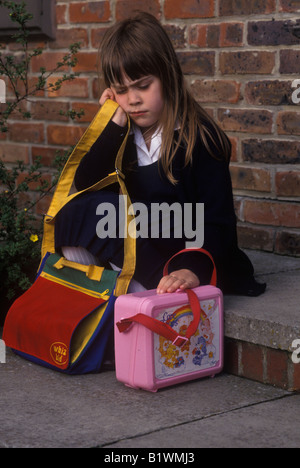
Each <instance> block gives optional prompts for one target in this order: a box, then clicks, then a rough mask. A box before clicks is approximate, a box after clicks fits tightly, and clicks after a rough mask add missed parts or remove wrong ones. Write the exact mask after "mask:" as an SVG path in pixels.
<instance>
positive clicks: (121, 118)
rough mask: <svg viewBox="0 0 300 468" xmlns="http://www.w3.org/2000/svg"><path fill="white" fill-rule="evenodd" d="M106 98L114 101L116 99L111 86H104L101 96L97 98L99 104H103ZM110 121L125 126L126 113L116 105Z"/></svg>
mask: <svg viewBox="0 0 300 468" xmlns="http://www.w3.org/2000/svg"><path fill="white" fill-rule="evenodd" d="M107 99H111V100H112V101H115V102H117V100H116V97H115V95H114V93H113V90H112V89H111V88H106V89H105V91H104V92H103V93H102V96H101V98H100V100H99V104H100V106H103V104H104V103H105V101H107ZM112 121H113V122H114V123H115V124H117V125H119V126H120V127H125V126H126V124H127V114H126V112H125V111H124V110H123V109H122V107H121V106H119V107H118V109H117V110H116V112H115V114H114V116H113V118H112Z"/></svg>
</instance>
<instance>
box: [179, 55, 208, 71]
mask: <svg viewBox="0 0 300 468" xmlns="http://www.w3.org/2000/svg"><path fill="white" fill-rule="evenodd" d="M177 56H178V59H179V62H180V65H181V67H182V70H183V73H184V74H186V75H201V76H213V75H214V73H215V52H178V53H177Z"/></svg>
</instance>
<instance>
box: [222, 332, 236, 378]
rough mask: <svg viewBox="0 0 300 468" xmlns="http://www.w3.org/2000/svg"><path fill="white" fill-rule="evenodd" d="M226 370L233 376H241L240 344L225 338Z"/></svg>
mask: <svg viewBox="0 0 300 468" xmlns="http://www.w3.org/2000/svg"><path fill="white" fill-rule="evenodd" d="M224 370H225V372H228V373H230V374H233V375H239V350H238V342H237V341H235V340H230V339H228V338H225V351H224Z"/></svg>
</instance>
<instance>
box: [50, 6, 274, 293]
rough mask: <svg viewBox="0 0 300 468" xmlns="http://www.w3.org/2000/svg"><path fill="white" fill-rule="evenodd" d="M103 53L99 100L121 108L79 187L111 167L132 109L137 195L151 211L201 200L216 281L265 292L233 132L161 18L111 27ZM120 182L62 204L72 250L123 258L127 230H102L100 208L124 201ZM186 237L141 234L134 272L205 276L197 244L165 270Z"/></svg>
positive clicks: (176, 283) (130, 155) (173, 286)
mask: <svg viewBox="0 0 300 468" xmlns="http://www.w3.org/2000/svg"><path fill="white" fill-rule="evenodd" d="M100 55H101V67H102V73H103V77H104V80H105V83H106V86H107V89H105V91H104V92H103V94H102V96H101V98H100V105H103V104H104V102H105V101H106V100H107V99H112V100H115V101H116V102H117V103H118V104H119V108H118V109H117V111H116V112H115V114H114V116H113V118H112V120H111V121H110V123H109V124H108V126H107V127H106V129H105V130H104V132H103V133H102V134H101V135H100V137H99V138H98V140H97V141H96V142H95V144H94V145H93V146H92V148H91V150H90V151H89V152H88V153H87V154H86V155H85V157H84V158H83V160H82V162H81V164H80V166H79V168H78V170H77V173H76V177H75V185H76V188H77V189H78V190H83V189H84V188H86V187H89V186H91V185H93V184H95V183H96V182H97V181H98V180H101V179H102V178H104V177H105V176H107V175H108V174H109V173H111V172H113V171H114V161H115V158H116V155H117V152H118V149H119V148H120V146H121V144H122V141H123V140H124V137H125V134H126V131H127V116H129V118H130V121H131V128H132V130H131V134H130V136H129V138H128V141H127V144H126V148H125V152H124V157H123V167H122V171H123V173H124V174H125V182H126V187H127V190H128V193H129V195H130V198H131V200H132V201H139V202H143V203H144V204H146V205H147V206H148V207H149V210H150V212H151V204H152V203H163V202H166V203H168V204H169V205H171V204H172V203H175V202H176V203H180V204H181V206H182V207H183V206H184V204H185V203H190V204H192V206H193V207H195V206H196V204H197V203H204V216H205V218H204V219H205V228H204V245H203V248H204V249H206V250H208V251H209V252H210V253H211V255H212V256H213V257H214V260H215V263H216V267H217V272H218V286H219V287H220V288H221V289H222V290H223V292H224V293H227V294H228V293H229V294H241V295H251V296H257V295H259V294H261V293H262V292H264V290H265V285H261V284H258V283H257V282H256V281H255V279H254V276H253V273H254V272H253V267H252V264H251V262H250V260H249V259H248V257H247V256H246V255H245V254H244V253H243V252H242V251H241V250H239V248H238V245H237V234H236V217H235V213H234V205H233V195H232V186H231V179H230V173H229V159H230V153H231V145H230V142H229V140H228V138H227V137H226V135H225V134H224V133H223V131H222V130H221V129H220V128H219V127H218V126H217V125H216V123H215V122H214V121H213V120H212V119H211V118H210V117H209V116H208V115H207V114H206V112H205V111H204V110H203V109H202V107H201V106H200V105H199V104H198V103H197V102H196V101H195V99H194V98H193V97H192V95H191V93H190V91H189V90H188V89H187V86H186V83H185V80H184V76H183V72H182V70H181V67H180V65H179V62H178V59H177V56H176V53H175V51H174V48H173V46H172V44H171V41H170V39H169V38H168V36H167V34H166V32H165V30H164V29H163V27H162V26H161V25H160V23H159V22H158V21H157V20H156V19H155V18H154V17H153V16H152V15H150V14H147V13H139V14H137V15H136V16H135V17H133V18H129V19H126V20H124V21H122V22H120V23H117V24H116V25H115V26H113V27H112V28H110V29H108V30H107V32H106V34H105V36H104V39H103V42H102V47H101V51H100ZM118 191H119V189H118V187H112V189H111V191H109V192H108V191H101V192H97V193H88V194H85V195H83V196H81V197H79V198H78V199H75V200H74V201H73V202H71V203H70V204H69V205H67V206H66V207H65V208H64V210H63V211H62V212H61V214H60V215H59V217H58V219H57V225H56V247H57V249H60V248H62V250H63V253H64V255H65V256H67V258H69V259H70V260H74V261H81V262H86V263H90V262H91V260H90V259H89V254H92V255H93V256H96V257H97V258H98V259H99V261H100V264H101V265H111V266H112V267H113V268H116V267H118V268H120V267H122V263H123V242H124V240H123V239H108V238H107V239H100V238H98V237H97V235H96V225H97V223H98V221H99V216H96V209H97V207H98V205H99V204H100V203H102V202H109V203H112V204H113V205H114V206H116V207H118V200H119V196H118V195H119V193H118ZM171 234H172V232H171ZM185 241H186V239H185V238H184V237H183V238H181V239H178V238H177V237H176V236H175V235H174V232H173V235H171V236H170V238H169V239H165V238H163V237H162V236H161V237H160V238H158V239H156V238H155V239H152V238H149V239H142V238H138V239H137V262H136V270H135V276H134V278H135V280H137V281H138V282H139V284H141V285H142V286H143V287H144V288H147V289H154V288H157V292H158V293H164V292H174V291H176V290H177V289H178V288H182V289H184V288H195V287H197V286H199V284H207V283H209V281H210V277H211V273H212V265H211V262H210V260H209V259H208V258H207V257H206V256H204V255H202V254H201V253H199V252H195V251H190V252H187V253H182V254H180V255H178V256H177V257H176V258H175V259H173V260H172V262H171V263H170V267H169V275H168V276H165V277H163V274H162V272H163V266H164V265H165V263H166V262H167V261H168V259H169V258H170V257H172V256H173V255H174V254H175V253H176V252H178V251H179V250H182V249H183V248H184V247H185ZM65 246H68V248H66V247H65ZM74 247H75V249H74ZM82 255H83V256H84V257H85V258H83V257H82Z"/></svg>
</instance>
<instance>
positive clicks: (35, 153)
mask: <svg viewBox="0 0 300 468" xmlns="http://www.w3.org/2000/svg"><path fill="white" fill-rule="evenodd" d="M64 153H65V152H64V150H58V149H57V148H51V147H49V146H33V147H32V149H31V154H32V159H33V161H35V160H36V159H37V158H41V163H42V164H43V166H51V165H52V164H53V162H54V160H55V158H56V156H58V155H60V156H63V155H64Z"/></svg>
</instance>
